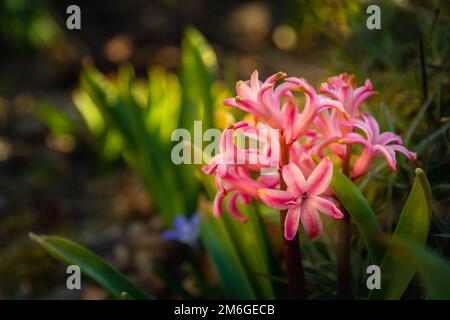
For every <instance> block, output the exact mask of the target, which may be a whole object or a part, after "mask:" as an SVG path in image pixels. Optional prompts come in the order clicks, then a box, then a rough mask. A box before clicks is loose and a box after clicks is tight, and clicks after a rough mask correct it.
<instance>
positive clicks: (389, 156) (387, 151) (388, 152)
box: [373, 144, 397, 170]
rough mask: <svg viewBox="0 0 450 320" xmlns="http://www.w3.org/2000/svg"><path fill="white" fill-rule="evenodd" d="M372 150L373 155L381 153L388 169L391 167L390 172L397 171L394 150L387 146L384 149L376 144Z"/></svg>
mask: <svg viewBox="0 0 450 320" xmlns="http://www.w3.org/2000/svg"><path fill="white" fill-rule="evenodd" d="M373 150H374V152H375V154H377V153H382V154H383V155H384V157H385V158H386V161H387V163H388V165H389V167H391V169H392V170H396V169H397V160H396V159H395V150H394V149H392V148H390V147H388V146H387V147H385V146H382V145H379V144H377V145H376V146H374V147H373Z"/></svg>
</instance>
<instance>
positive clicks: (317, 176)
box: [306, 158, 333, 195]
mask: <svg viewBox="0 0 450 320" xmlns="http://www.w3.org/2000/svg"><path fill="white" fill-rule="evenodd" d="M332 176H333V163H332V162H331V160H330V159H328V158H323V159H322V161H320V163H319V164H318V165H317V167H316V168H315V169H314V170H313V172H311V175H310V176H309V177H308V180H307V181H306V184H307V185H308V190H307V192H308V193H310V194H313V195H320V194H322V193H324V192H325V191H326V190H327V189H328V186H329V185H330V182H331V178H332Z"/></svg>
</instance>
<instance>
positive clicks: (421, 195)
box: [369, 168, 431, 300]
mask: <svg viewBox="0 0 450 320" xmlns="http://www.w3.org/2000/svg"><path fill="white" fill-rule="evenodd" d="M430 221H431V190H430V185H429V183H428V180H427V177H426V175H425V173H424V172H423V171H422V169H419V168H417V169H416V177H415V179H414V184H413V186H412V189H411V192H410V194H409V196H408V199H407V200H406V203H405V205H404V206H403V209H402V211H401V213H400V218H399V221H398V223H397V227H396V229H395V231H394V234H393V235H392V239H393V241H396V240H397V239H404V240H405V241H411V242H415V243H417V244H418V245H419V246H422V247H424V246H425V243H426V240H427V237H428V232H429V229H430ZM393 250H394V249H393V248H389V249H388V250H387V251H386V254H385V256H384V258H383V261H382V263H381V266H380V268H381V273H382V285H381V289H380V290H372V291H371V293H370V295H369V298H370V299H389V300H395V299H400V298H401V296H402V295H403V292H404V291H405V290H406V288H407V287H408V285H409V283H410V282H411V280H412V278H413V276H414V274H415V273H416V271H417V267H416V265H414V264H411V263H404V261H402V260H401V259H399V258H398V256H397V255H395V254H394V252H393Z"/></svg>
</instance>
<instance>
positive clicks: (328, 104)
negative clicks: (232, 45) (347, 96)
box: [224, 71, 345, 144]
mask: <svg viewBox="0 0 450 320" xmlns="http://www.w3.org/2000/svg"><path fill="white" fill-rule="evenodd" d="M286 76H287V75H286V74H285V73H283V72H278V73H276V74H274V75H272V76H270V77H269V78H267V80H266V81H264V82H263V83H262V82H261V81H259V79H258V73H257V72H256V71H255V72H254V73H253V74H252V76H251V79H250V80H249V81H246V82H243V81H239V82H238V83H237V84H236V93H237V96H236V97H235V98H229V99H225V100H224V105H226V106H233V107H237V108H239V109H241V110H243V111H246V112H248V113H250V114H252V115H254V116H255V117H256V119H258V120H263V121H264V122H265V123H266V124H268V125H269V126H271V127H272V128H274V129H281V130H283V132H284V135H285V139H286V142H287V143H288V144H290V143H292V142H293V141H295V140H296V139H298V138H299V137H300V136H301V135H303V134H304V133H305V132H306V131H307V130H308V128H309V127H310V126H311V124H312V122H313V120H314V118H315V116H316V115H317V113H318V112H320V111H321V110H323V109H327V108H336V109H338V110H340V111H341V112H342V113H345V110H344V107H343V106H342V104H341V103H340V102H339V101H336V100H333V99H330V98H327V97H325V96H321V95H318V94H317V93H316V91H315V89H314V88H313V87H312V86H311V85H310V84H309V83H308V82H307V81H306V80H305V79H299V78H295V77H289V78H286ZM277 82H280V84H279V85H277ZM292 91H299V92H302V93H304V94H305V99H306V100H305V106H304V108H303V110H302V112H299V108H298V106H297V104H296V103H295V101H294V95H293V93H292ZM283 98H286V101H285V102H283V101H282V99H283Z"/></svg>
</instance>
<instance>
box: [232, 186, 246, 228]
mask: <svg viewBox="0 0 450 320" xmlns="http://www.w3.org/2000/svg"><path fill="white" fill-rule="evenodd" d="M240 198H241V197H240V193H238V192H233V193H232V194H231V196H230V198H229V199H228V201H227V208H228V211H229V213H230V214H231V215H232V216H233V217H234V218H236V219H238V220H239V221H242V222H244V223H245V222H247V217H246V216H244V215H243V214H242V213H241V210H240V209H239V207H238V204H237V201H238V199H240Z"/></svg>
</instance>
